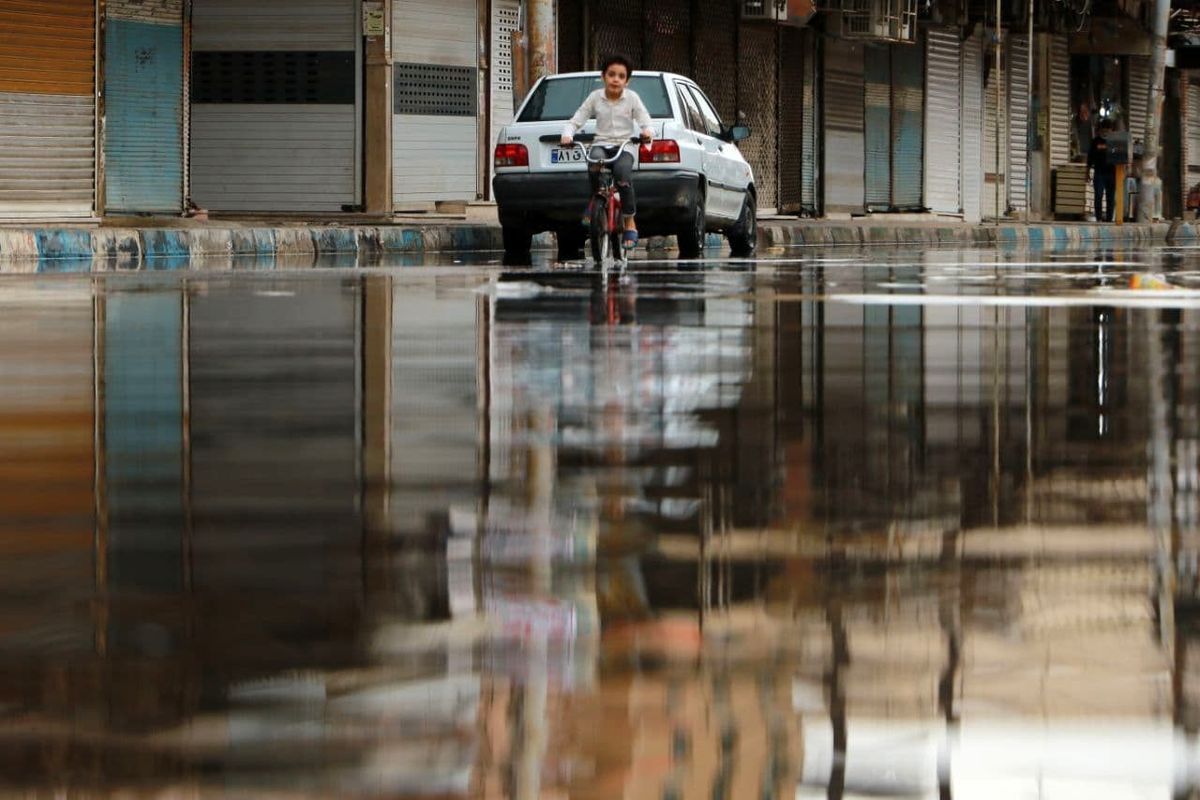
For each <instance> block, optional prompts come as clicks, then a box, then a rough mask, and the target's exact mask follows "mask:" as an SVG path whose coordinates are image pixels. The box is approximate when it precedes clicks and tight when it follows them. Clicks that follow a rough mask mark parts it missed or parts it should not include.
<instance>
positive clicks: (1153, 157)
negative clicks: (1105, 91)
mask: <svg viewBox="0 0 1200 800" xmlns="http://www.w3.org/2000/svg"><path fill="white" fill-rule="evenodd" d="M1170 18H1171V0H1154V32H1153V36H1154V39H1153V41H1154V49H1153V50H1151V51H1150V106H1149V108H1148V109H1147V111H1148V113H1147V114H1146V132H1145V134H1144V136H1143V138H1142V180H1141V184H1140V187H1139V189H1138V207H1137V218H1138V222H1150V221H1151V220H1152V219H1154V218H1155V216H1157V214H1156V212H1157V210H1158V208H1159V200H1160V198H1161V197H1162V181H1161V180H1160V179H1159V177H1158V143H1159V139H1160V138H1161V136H1162V108H1163V84H1164V82H1165V81H1164V75H1163V73H1164V72H1165V71H1166V67H1167V25H1168V23H1169V22H1170ZM1117 191H1121V187H1120V186H1118V187H1117Z"/></svg>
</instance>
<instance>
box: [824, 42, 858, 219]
mask: <svg viewBox="0 0 1200 800" xmlns="http://www.w3.org/2000/svg"><path fill="white" fill-rule="evenodd" d="M863 102H864V84H863V46H862V45H861V44H859V43H856V42H849V41H846V40H843V39H827V40H825V119H824V122H825V173H824V175H825V210H826V212H830V211H862V210H863V188H864V186H863V144H864V141H863Z"/></svg>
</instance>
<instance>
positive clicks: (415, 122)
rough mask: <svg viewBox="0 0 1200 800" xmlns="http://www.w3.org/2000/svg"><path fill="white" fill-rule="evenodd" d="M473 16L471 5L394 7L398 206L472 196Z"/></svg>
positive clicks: (464, 1)
mask: <svg viewBox="0 0 1200 800" xmlns="http://www.w3.org/2000/svg"><path fill="white" fill-rule="evenodd" d="M478 13H479V12H478V7H477V5H476V0H442V2H439V3H430V2H428V0H395V2H394V3H393V5H392V58H393V61H394V62H395V63H394V65H393V69H394V76H393V79H394V83H395V94H396V106H395V109H394V110H395V119H394V120H393V125H392V187H393V189H392V191H393V193H394V203H395V206H396V208H403V207H410V206H415V205H418V204H422V203H430V202H434V201H439V200H458V201H469V200H474V199H475V198H476V196H477V194H476V193H477V191H478V183H479V178H478V163H479V124H480V121H479V117H480V104H479V90H478V86H479V60H478V52H479V37H478V34H477V31H478V28H479V20H478Z"/></svg>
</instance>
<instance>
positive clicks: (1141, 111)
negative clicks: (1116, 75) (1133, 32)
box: [1127, 56, 1150, 142]
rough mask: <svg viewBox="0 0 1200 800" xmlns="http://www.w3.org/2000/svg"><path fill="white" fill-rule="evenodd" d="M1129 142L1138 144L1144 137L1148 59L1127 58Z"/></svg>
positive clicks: (1141, 57)
mask: <svg viewBox="0 0 1200 800" xmlns="http://www.w3.org/2000/svg"><path fill="white" fill-rule="evenodd" d="M1128 68H1129V120H1128V123H1127V124H1128V127H1129V140H1130V142H1139V141H1142V140H1143V139H1145V136H1146V107H1147V106H1148V105H1149V103H1148V98H1149V96H1150V57H1149V56H1129V61H1128Z"/></svg>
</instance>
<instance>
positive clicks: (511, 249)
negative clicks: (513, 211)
mask: <svg viewBox="0 0 1200 800" xmlns="http://www.w3.org/2000/svg"><path fill="white" fill-rule="evenodd" d="M500 231H501V234H502V236H503V239H504V263H505V264H507V265H510V266H514V265H521V264H528V263H530V261H532V259H533V257H532V254H531V253H530V250H532V248H533V233H532V232H531V231H530V230H529V229H528V228H526V227H525V226H524V225H502V226H501V228H500Z"/></svg>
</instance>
